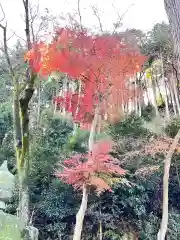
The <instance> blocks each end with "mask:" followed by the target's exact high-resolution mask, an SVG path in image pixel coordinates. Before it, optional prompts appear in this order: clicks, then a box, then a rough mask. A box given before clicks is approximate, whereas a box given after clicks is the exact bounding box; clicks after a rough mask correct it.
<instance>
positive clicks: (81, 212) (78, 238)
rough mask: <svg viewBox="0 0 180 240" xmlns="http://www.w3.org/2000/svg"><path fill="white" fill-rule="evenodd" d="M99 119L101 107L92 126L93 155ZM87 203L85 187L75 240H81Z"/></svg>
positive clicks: (90, 142)
mask: <svg viewBox="0 0 180 240" xmlns="http://www.w3.org/2000/svg"><path fill="white" fill-rule="evenodd" d="M98 118H99V106H97V108H96V110H95V115H94V119H93V122H92V126H91V131H90V135H89V153H91V152H92V149H93V145H94V140H95V133H96V127H97V123H98ZM87 202H88V189H87V186H86V185H84V186H83V196H82V202H81V206H80V209H79V211H78V213H77V215H76V225H75V228H74V235H73V240H80V239H81V233H82V228H83V221H84V216H85V213H86V209H87Z"/></svg>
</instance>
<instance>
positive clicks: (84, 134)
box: [66, 128, 89, 153]
mask: <svg viewBox="0 0 180 240" xmlns="http://www.w3.org/2000/svg"><path fill="white" fill-rule="evenodd" d="M88 138H89V132H88V131H82V130H81V129H79V128H78V129H77V131H76V132H75V134H74V135H71V136H70V138H69V140H68V142H67V144H66V149H67V150H68V151H77V152H82V153H85V152H86V151H87V145H88Z"/></svg>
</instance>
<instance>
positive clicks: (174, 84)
mask: <svg viewBox="0 0 180 240" xmlns="http://www.w3.org/2000/svg"><path fill="white" fill-rule="evenodd" d="M171 82H172V86H173V90H174V96H175V100H176V106H177V110H178V114H179V115H180V104H179V98H178V93H177V87H176V82H175V79H174V78H173V79H172V81H171Z"/></svg>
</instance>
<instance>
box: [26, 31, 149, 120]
mask: <svg viewBox="0 0 180 240" xmlns="http://www.w3.org/2000/svg"><path fill="white" fill-rule="evenodd" d="M37 49H38V50H37ZM25 58H26V60H28V61H29V63H30V65H31V67H32V68H33V70H34V71H36V72H38V73H39V74H41V75H49V74H51V73H52V72H57V71H58V72H64V73H66V74H68V76H69V77H70V78H71V79H72V81H73V79H78V80H79V81H81V82H82V89H81V92H80V94H78V95H77V94H72V92H71V91H68V92H67V93H66V94H64V96H63V97H57V98H56V99H55V100H56V101H57V103H58V104H60V103H61V104H62V105H63V106H65V110H66V111H68V112H71V113H72V116H73V119H74V121H76V122H77V121H78V122H79V123H81V125H85V124H88V123H91V122H92V119H93V116H94V112H95V108H96V106H97V105H99V108H100V113H99V114H100V115H101V118H102V119H104V117H105V114H109V115H113V114H116V113H117V112H118V110H119V109H120V108H121V104H122V102H126V101H128V99H129V98H130V97H132V94H131V91H130V89H129V87H128V84H127V83H128V80H129V78H130V76H132V75H134V74H135V73H136V72H137V71H139V70H140V69H141V66H142V65H143V63H144V61H145V60H146V58H145V57H144V56H142V55H141V54H140V52H138V51H137V50H134V49H133V48H132V47H131V46H127V45H126V44H124V43H123V42H122V40H121V39H119V38H117V37H114V36H90V35H88V33H87V32H85V31H84V32H79V31H74V30H71V29H65V28H63V29H60V30H59V31H58V32H57V33H56V37H55V38H54V39H53V41H52V42H51V43H50V44H45V43H44V44H43V43H42V42H41V43H39V44H36V45H35V46H34V48H33V49H32V50H30V51H29V52H28V53H27V54H26V56H25ZM112 106H113V107H112ZM77 108H78V111H77Z"/></svg>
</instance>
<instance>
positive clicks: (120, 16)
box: [112, 3, 134, 33]
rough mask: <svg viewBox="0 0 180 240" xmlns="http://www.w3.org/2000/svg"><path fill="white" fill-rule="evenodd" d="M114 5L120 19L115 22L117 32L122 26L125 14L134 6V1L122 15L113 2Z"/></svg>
mask: <svg viewBox="0 0 180 240" xmlns="http://www.w3.org/2000/svg"><path fill="white" fill-rule="evenodd" d="M112 6H113V8H114V10H115V11H116V14H117V15H118V20H117V22H116V23H114V30H113V33H115V32H116V30H117V29H118V28H119V27H120V26H121V23H122V20H123V18H124V17H125V15H126V14H127V13H128V11H129V10H130V8H131V7H133V6H134V3H132V4H131V5H130V6H129V7H128V8H127V9H126V10H125V11H124V13H123V14H122V15H120V14H119V12H118V11H117V8H116V7H115V6H114V4H113V3H112Z"/></svg>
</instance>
